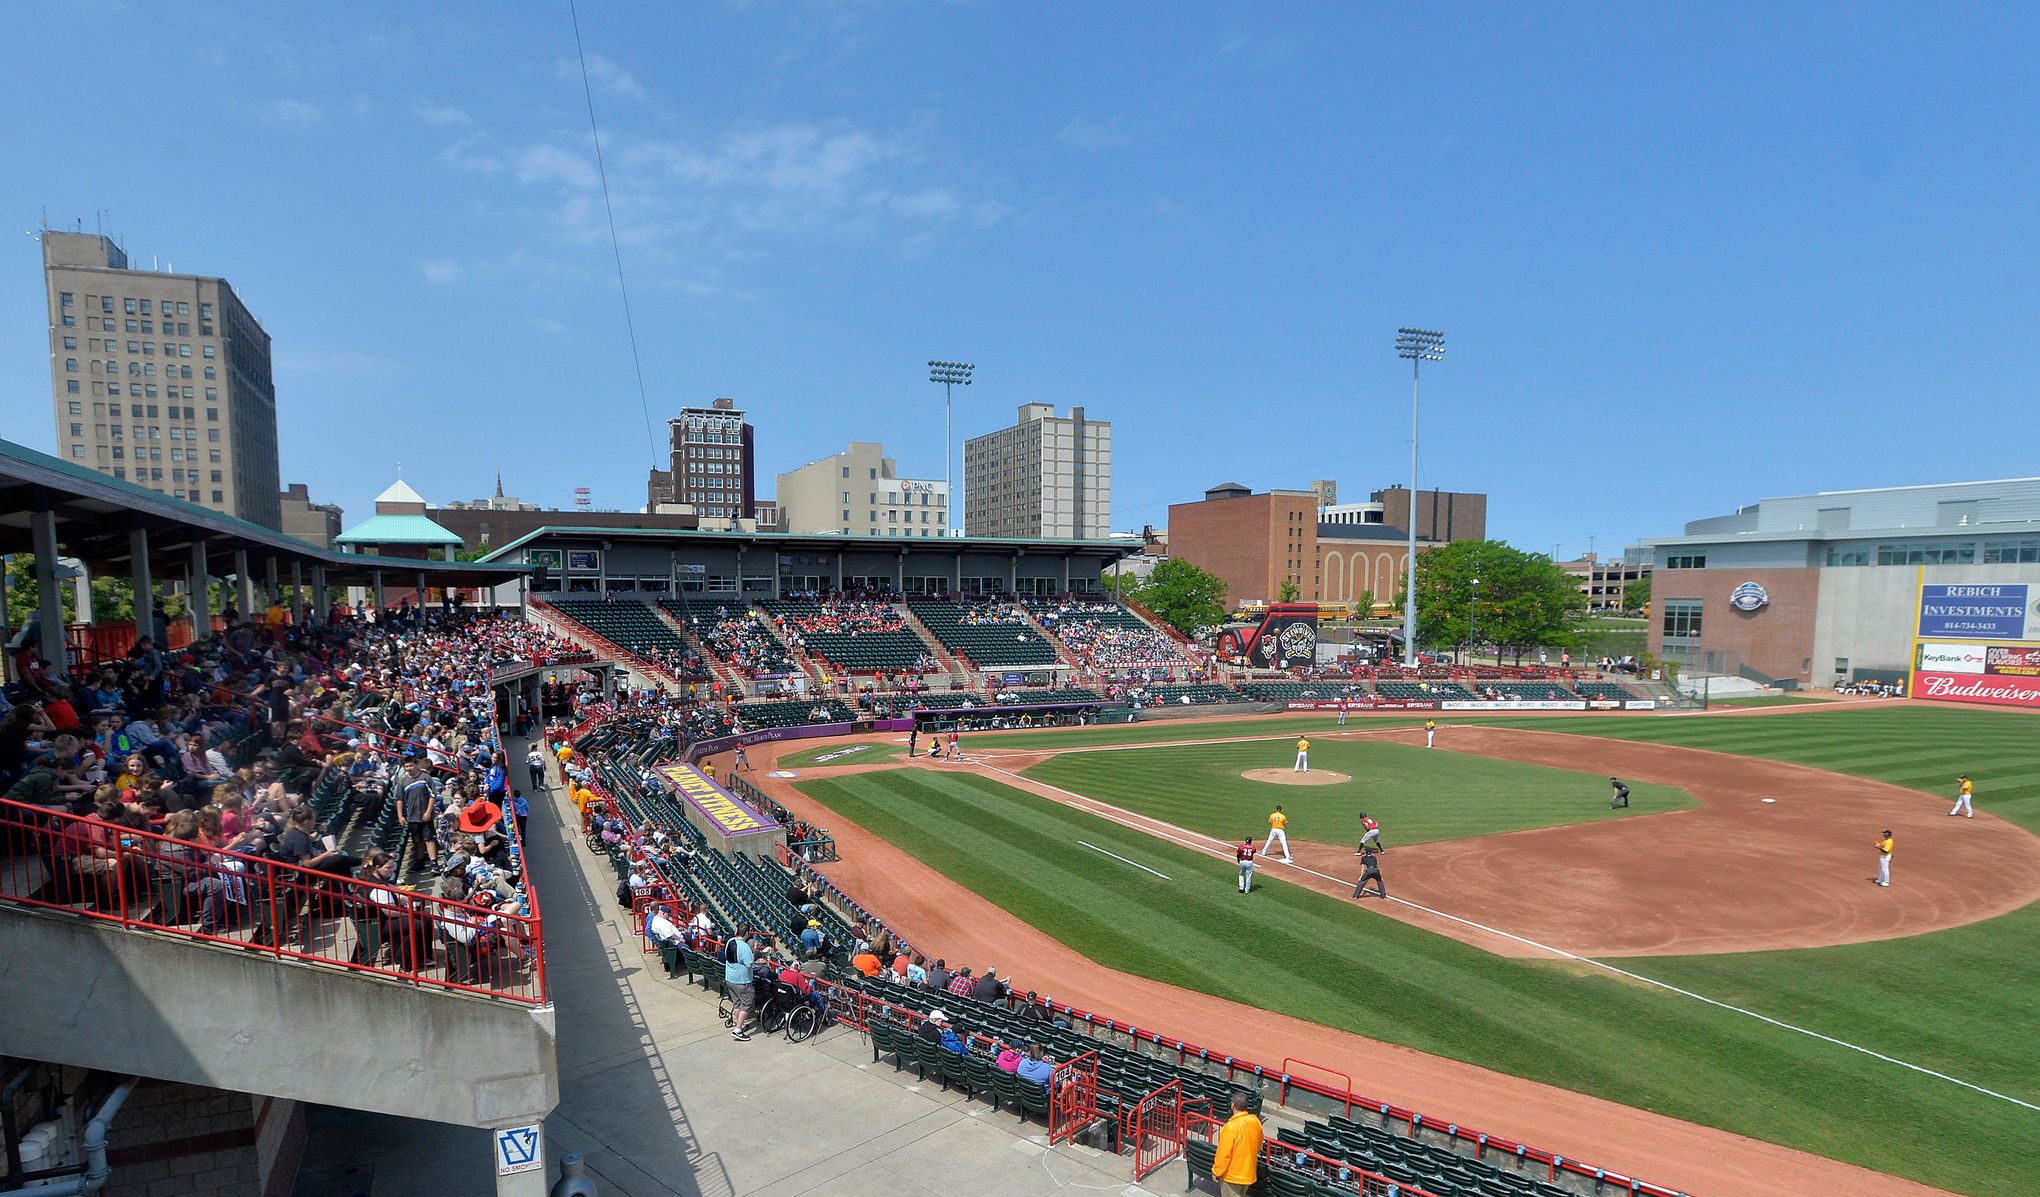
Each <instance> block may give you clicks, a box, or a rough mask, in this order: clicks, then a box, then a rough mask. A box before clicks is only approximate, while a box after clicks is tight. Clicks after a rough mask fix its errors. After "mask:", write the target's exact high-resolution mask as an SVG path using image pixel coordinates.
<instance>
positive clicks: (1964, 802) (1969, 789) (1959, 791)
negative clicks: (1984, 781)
mask: <svg viewBox="0 0 2040 1197" xmlns="http://www.w3.org/2000/svg"><path fill="white" fill-rule="evenodd" d="M1975 794H1976V787H1975V786H1974V785H1971V784H1970V781H1969V774H1967V773H1962V774H1958V775H1957V776H1956V778H1955V809H1954V810H1951V811H1949V812H1948V813H1949V814H1951V815H1961V816H1962V817H1963V818H1965V819H1974V818H1975V817H1976V809H1975V808H1974V807H1972V806H1970V805H1969V800H1970V798H1971V797H1973V796H1974V795H1975Z"/></svg>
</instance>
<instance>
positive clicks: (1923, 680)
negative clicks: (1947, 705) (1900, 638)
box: [1913, 673, 2040, 708]
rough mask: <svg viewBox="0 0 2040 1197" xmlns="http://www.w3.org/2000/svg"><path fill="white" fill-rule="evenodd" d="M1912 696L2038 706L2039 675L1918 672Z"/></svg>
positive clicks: (2039, 705) (1950, 700)
mask: <svg viewBox="0 0 2040 1197" xmlns="http://www.w3.org/2000/svg"><path fill="white" fill-rule="evenodd" d="M1916 676H1917V680H1916V681H1915V683H1914V685H1913V697H1915V698H1936V699H1940V700H1942V701H1944V702H1974V703H1988V704H1992V705H1996V706H2017V707H2036V708H2040V678H2032V677H1990V676H1979V675H1975V674H1970V675H1966V676H1965V675H1959V674H1948V673H1921V674H1918V675H1916Z"/></svg>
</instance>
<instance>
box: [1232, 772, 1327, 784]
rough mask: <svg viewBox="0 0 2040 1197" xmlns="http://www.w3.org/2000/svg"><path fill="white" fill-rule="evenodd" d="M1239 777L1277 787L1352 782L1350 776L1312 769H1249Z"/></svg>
mask: <svg viewBox="0 0 2040 1197" xmlns="http://www.w3.org/2000/svg"><path fill="white" fill-rule="evenodd" d="M1240 776H1241V777H1244V778H1246V779H1247V780H1248V781H1265V782H1267V783H1268V784H1269V785H1277V786H1335V785H1338V784H1340V783H1341V782H1347V781H1351V780H1353V778H1352V777H1351V776H1350V775H1348V774H1345V773H1339V772H1335V771H1334V770H1331V769H1312V770H1311V771H1310V772H1308V773H1298V772H1297V771H1296V770H1294V769H1249V770H1247V771H1246V772H1244V773H1242V774H1240Z"/></svg>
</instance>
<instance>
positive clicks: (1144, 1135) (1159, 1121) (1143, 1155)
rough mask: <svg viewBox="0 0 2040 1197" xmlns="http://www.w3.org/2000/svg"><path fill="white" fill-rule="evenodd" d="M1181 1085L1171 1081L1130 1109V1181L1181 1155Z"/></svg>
mask: <svg viewBox="0 0 2040 1197" xmlns="http://www.w3.org/2000/svg"><path fill="white" fill-rule="evenodd" d="M1183 1131H1184V1127H1183V1082H1181V1081H1170V1082H1169V1083H1168V1084H1166V1085H1163V1086H1162V1087H1161V1088H1159V1089H1157V1090H1155V1091H1154V1092H1153V1093H1150V1094H1148V1095H1147V1096H1146V1097H1143V1098H1141V1099H1140V1104H1139V1105H1137V1106H1135V1107H1133V1125H1132V1127H1131V1133H1132V1137H1133V1179H1134V1180H1135V1181H1140V1180H1142V1179H1145V1178H1146V1177H1147V1175H1148V1174H1149V1173H1150V1172H1153V1171H1154V1170H1155V1169H1157V1168H1159V1167H1161V1166H1162V1165H1163V1164H1166V1163H1168V1162H1169V1161H1170V1160H1173V1159H1176V1158H1177V1157H1179V1156H1181V1155H1182V1154H1183Z"/></svg>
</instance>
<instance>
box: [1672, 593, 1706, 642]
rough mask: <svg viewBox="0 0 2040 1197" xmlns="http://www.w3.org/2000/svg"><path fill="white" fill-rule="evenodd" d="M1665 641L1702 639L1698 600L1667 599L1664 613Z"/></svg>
mask: <svg viewBox="0 0 2040 1197" xmlns="http://www.w3.org/2000/svg"><path fill="white" fill-rule="evenodd" d="M1664 631H1665V639H1667V640H1670V639H1673V638H1675V637H1676V638H1679V639H1686V640H1698V639H1699V638H1700V601H1699V600H1698V599H1666V600H1665V613H1664Z"/></svg>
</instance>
